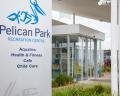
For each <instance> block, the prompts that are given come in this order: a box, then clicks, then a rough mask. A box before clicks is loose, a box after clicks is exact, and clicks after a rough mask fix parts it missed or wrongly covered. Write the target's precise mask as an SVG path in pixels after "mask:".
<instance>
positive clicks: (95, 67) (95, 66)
mask: <svg viewBox="0 0 120 96" xmlns="http://www.w3.org/2000/svg"><path fill="white" fill-rule="evenodd" d="M94 77H95V79H96V78H97V39H94Z"/></svg>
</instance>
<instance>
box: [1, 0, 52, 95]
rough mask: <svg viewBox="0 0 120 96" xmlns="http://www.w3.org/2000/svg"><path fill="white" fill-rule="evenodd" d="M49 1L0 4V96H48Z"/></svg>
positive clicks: (17, 0)
mask: <svg viewBox="0 0 120 96" xmlns="http://www.w3.org/2000/svg"><path fill="white" fill-rule="evenodd" d="M51 3H52V1H51V0H2V1H1V3H0V47H1V48H0V96H51V58H52V55H51V50H52V46H51V37H52V33H51V26H52V24H51V8H52V7H51Z"/></svg>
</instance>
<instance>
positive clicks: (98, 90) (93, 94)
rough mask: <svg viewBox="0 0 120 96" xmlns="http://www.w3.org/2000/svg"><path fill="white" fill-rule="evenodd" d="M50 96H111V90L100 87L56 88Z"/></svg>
mask: <svg viewBox="0 0 120 96" xmlns="http://www.w3.org/2000/svg"><path fill="white" fill-rule="evenodd" d="M52 96H111V89H110V87H108V86H106V87H105V86H102V85H95V86H91V87H90V86H89V87H85V86H82V87H81V86H76V87H75V86H74V87H66V88H57V89H53V95H52Z"/></svg>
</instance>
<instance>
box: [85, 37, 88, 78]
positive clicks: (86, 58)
mask: <svg viewBox="0 0 120 96" xmlns="http://www.w3.org/2000/svg"><path fill="white" fill-rule="evenodd" d="M85 76H86V79H88V38H86V40H85Z"/></svg>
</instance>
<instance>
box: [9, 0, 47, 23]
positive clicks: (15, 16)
mask: <svg viewBox="0 0 120 96" xmlns="http://www.w3.org/2000/svg"><path fill="white" fill-rule="evenodd" d="M29 3H30V9H31V13H29V12H28V11H21V10H19V11H18V12H17V13H12V14H10V15H9V16H7V18H8V19H9V20H10V21H14V22H17V23H18V24H20V23H23V24H37V23H39V15H42V16H46V13H45V12H44V11H43V9H42V8H41V7H40V6H39V5H38V2H37V0H29Z"/></svg>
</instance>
